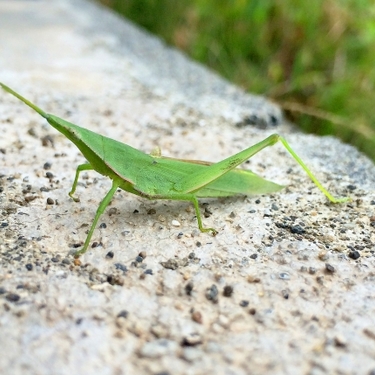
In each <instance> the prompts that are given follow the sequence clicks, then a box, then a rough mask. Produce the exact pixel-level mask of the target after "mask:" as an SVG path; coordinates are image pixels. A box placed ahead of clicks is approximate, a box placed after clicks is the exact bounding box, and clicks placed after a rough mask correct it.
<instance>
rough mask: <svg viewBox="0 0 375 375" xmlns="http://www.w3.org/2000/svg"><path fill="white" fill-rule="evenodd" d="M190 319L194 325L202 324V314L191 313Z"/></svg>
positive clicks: (198, 312)
mask: <svg viewBox="0 0 375 375" xmlns="http://www.w3.org/2000/svg"><path fill="white" fill-rule="evenodd" d="M191 319H192V320H193V321H194V322H196V323H199V324H202V322H203V317H202V313H201V312H200V311H193V313H192V314H191Z"/></svg>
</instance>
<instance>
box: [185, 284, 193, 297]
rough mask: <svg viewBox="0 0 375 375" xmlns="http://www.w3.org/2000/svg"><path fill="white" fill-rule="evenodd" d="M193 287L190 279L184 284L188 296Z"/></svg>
mask: <svg viewBox="0 0 375 375" xmlns="http://www.w3.org/2000/svg"><path fill="white" fill-rule="evenodd" d="M193 289H194V284H193V282H192V281H189V282H188V283H187V284H186V285H185V293H186V294H187V295H188V296H191V292H192V291H193Z"/></svg>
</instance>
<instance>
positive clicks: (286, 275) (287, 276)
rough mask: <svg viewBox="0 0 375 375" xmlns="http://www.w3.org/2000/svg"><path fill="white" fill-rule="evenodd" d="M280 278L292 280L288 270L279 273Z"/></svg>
mask: <svg viewBox="0 0 375 375" xmlns="http://www.w3.org/2000/svg"><path fill="white" fill-rule="evenodd" d="M279 279H282V280H290V276H289V274H288V273H287V272H281V273H279Z"/></svg>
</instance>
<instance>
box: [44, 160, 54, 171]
mask: <svg viewBox="0 0 375 375" xmlns="http://www.w3.org/2000/svg"><path fill="white" fill-rule="evenodd" d="M51 167H52V164H51V163H49V162H47V163H44V165H43V168H44V169H45V170H47V169H51Z"/></svg>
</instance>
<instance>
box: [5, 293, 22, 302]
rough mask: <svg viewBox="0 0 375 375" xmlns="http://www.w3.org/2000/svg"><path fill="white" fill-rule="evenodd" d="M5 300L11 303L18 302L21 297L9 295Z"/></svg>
mask: <svg viewBox="0 0 375 375" xmlns="http://www.w3.org/2000/svg"><path fill="white" fill-rule="evenodd" d="M5 298H6V300H7V301H9V302H18V301H19V300H20V299H21V297H20V296H19V295H18V294H16V293H8V294H7V295H6V296H5Z"/></svg>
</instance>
